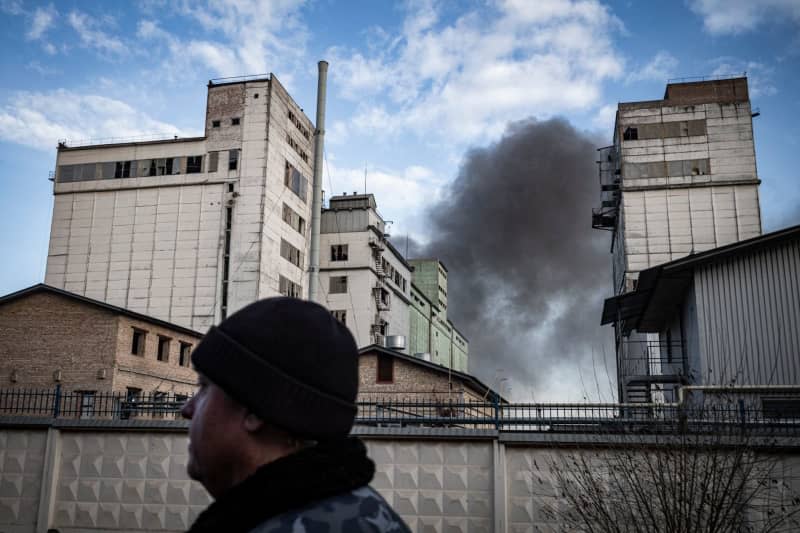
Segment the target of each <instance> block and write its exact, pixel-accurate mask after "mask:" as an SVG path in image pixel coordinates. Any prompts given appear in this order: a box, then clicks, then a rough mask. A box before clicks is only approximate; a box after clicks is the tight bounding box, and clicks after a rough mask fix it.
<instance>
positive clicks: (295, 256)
mask: <svg viewBox="0 0 800 533" xmlns="http://www.w3.org/2000/svg"><path fill="white" fill-rule="evenodd" d="M281 257H283V258H284V259H286V260H287V261H289V262H290V263H291V264H293V265H294V266H296V267H299V268H303V252H301V251H300V250H298V249H297V248H295V247H294V246H292V245H291V244H290V243H289V242H288V241H286V240H284V239H281Z"/></svg>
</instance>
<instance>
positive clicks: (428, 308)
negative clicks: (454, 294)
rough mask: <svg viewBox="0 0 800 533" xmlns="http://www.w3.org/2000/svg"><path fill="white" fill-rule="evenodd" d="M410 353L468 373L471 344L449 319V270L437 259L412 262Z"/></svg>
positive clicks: (414, 260) (413, 260)
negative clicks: (428, 357)
mask: <svg viewBox="0 0 800 533" xmlns="http://www.w3.org/2000/svg"><path fill="white" fill-rule="evenodd" d="M409 262H410V263H411V265H412V266H413V267H414V271H413V273H412V276H411V279H412V286H411V328H410V337H409V348H410V349H409V351H410V353H412V354H417V355H419V356H420V357H427V356H430V359H431V360H432V361H433V362H435V363H438V364H440V365H444V366H447V367H449V368H452V369H454V370H460V371H462V372H467V370H468V366H469V365H468V354H469V343H468V341H467V339H466V337H464V335H462V334H461V333H460V332H459V331H458V330H457V329H456V328H455V326H454V325H453V323H452V322H451V321H450V320H449V319H448V318H447V274H448V272H447V267H446V266H445V265H444V263H442V262H441V261H439V260H437V259H412V260H410V261H409Z"/></svg>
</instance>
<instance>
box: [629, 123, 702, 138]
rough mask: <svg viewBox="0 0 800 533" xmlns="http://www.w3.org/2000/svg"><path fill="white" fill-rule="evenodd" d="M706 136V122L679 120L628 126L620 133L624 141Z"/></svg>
mask: <svg viewBox="0 0 800 533" xmlns="http://www.w3.org/2000/svg"><path fill="white" fill-rule="evenodd" d="M705 134H706V120H705V119H702V118H701V119H697V120H681V121H676V122H655V123H651V124H636V125H635V126H628V127H627V128H625V131H623V132H622V139H623V140H625V141H636V140H643V139H668V138H670V137H694V136H696V135H705Z"/></svg>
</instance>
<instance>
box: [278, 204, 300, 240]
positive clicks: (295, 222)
mask: <svg viewBox="0 0 800 533" xmlns="http://www.w3.org/2000/svg"><path fill="white" fill-rule="evenodd" d="M283 221H284V222H286V223H287V224H289V225H290V226H291V227H292V229H294V230H295V231H296V232H297V233H299V234H300V235H305V233H306V221H305V219H303V217H301V216H300V215H298V214H297V213H296V212H295V211H294V209H292V208H291V207H289V206H288V205H286V204H283Z"/></svg>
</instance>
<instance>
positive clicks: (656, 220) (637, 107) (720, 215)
mask: <svg viewBox="0 0 800 533" xmlns="http://www.w3.org/2000/svg"><path fill="white" fill-rule="evenodd" d="M752 117H753V113H752V110H751V107H750V100H749V96H748V90H747V78H743V77H742V78H731V79H715V80H707V81H695V82H686V83H670V84H668V85H667V89H666V92H665V94H664V98H663V99H662V100H651V101H644V102H628V103H620V104H619V107H618V109H617V117H616V124H615V126H614V144H613V145H612V146H608V147H605V148H601V149H600V150H599V153H600V158H599V161H598V164H599V170H600V187H601V205H600V207H598V208H596V209H594V210H593V213H592V225H593V227H595V228H597V229H604V230H609V231H611V232H612V244H611V253H612V255H613V287H614V294H615V295H619V294H623V293H625V292H628V291H630V290H632V289H633V288H635V286H636V281H637V278H638V274H639V272H640V271H641V270H644V269H646V268H649V267H652V266H655V265H658V264H661V263H665V262H668V261H671V260H674V259H678V258H680V257H684V256H687V255H689V254H692V253H696V252H701V251H704V250H708V249H711V248H716V247H718V246H722V245H725V244H729V243H732V242H736V241H739V240H743V239H748V238H750V237H755V236H758V235H760V234H761V214H760V207H759V198H758V185H759V183H760V180H759V179H758V174H757V172H756V157H755V146H754V143H753V122H752ZM619 318H620V320H622V319H624V318H625V317H622V316H621V317H619ZM615 329H616V344H617V376H618V381H619V383H618V385H619V396H620V401H625V402H628V401H650V400H651V399H652V398H653V392H654V391H656V390H657V389H658V384H659V383H675V382H677V381H681V380H685V379H687V376H684V375H680V373H678V375H665V374H664V373H663V372H662V371H661V365H660V364H659V361H660V358H661V356H660V354H661V353H662V352H664V351H665V350H666V349H668V350H670V353H672V352H673V351H674V349H677V350H680V349H681V347H680V346H676V347H671V346H670V347H665V346H661V345H660V344H659V343H658V342H657V341H655V344H654V341H653V339H652V338H648V337H647V336H645V335H642V334H637V333H636V332H635V331H623V330H622V328H621V327H620V322H618V324H617V327H616V328H615ZM661 344H663V343H661ZM670 368H674V366H671V367H670ZM672 374H674V373H672Z"/></svg>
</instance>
